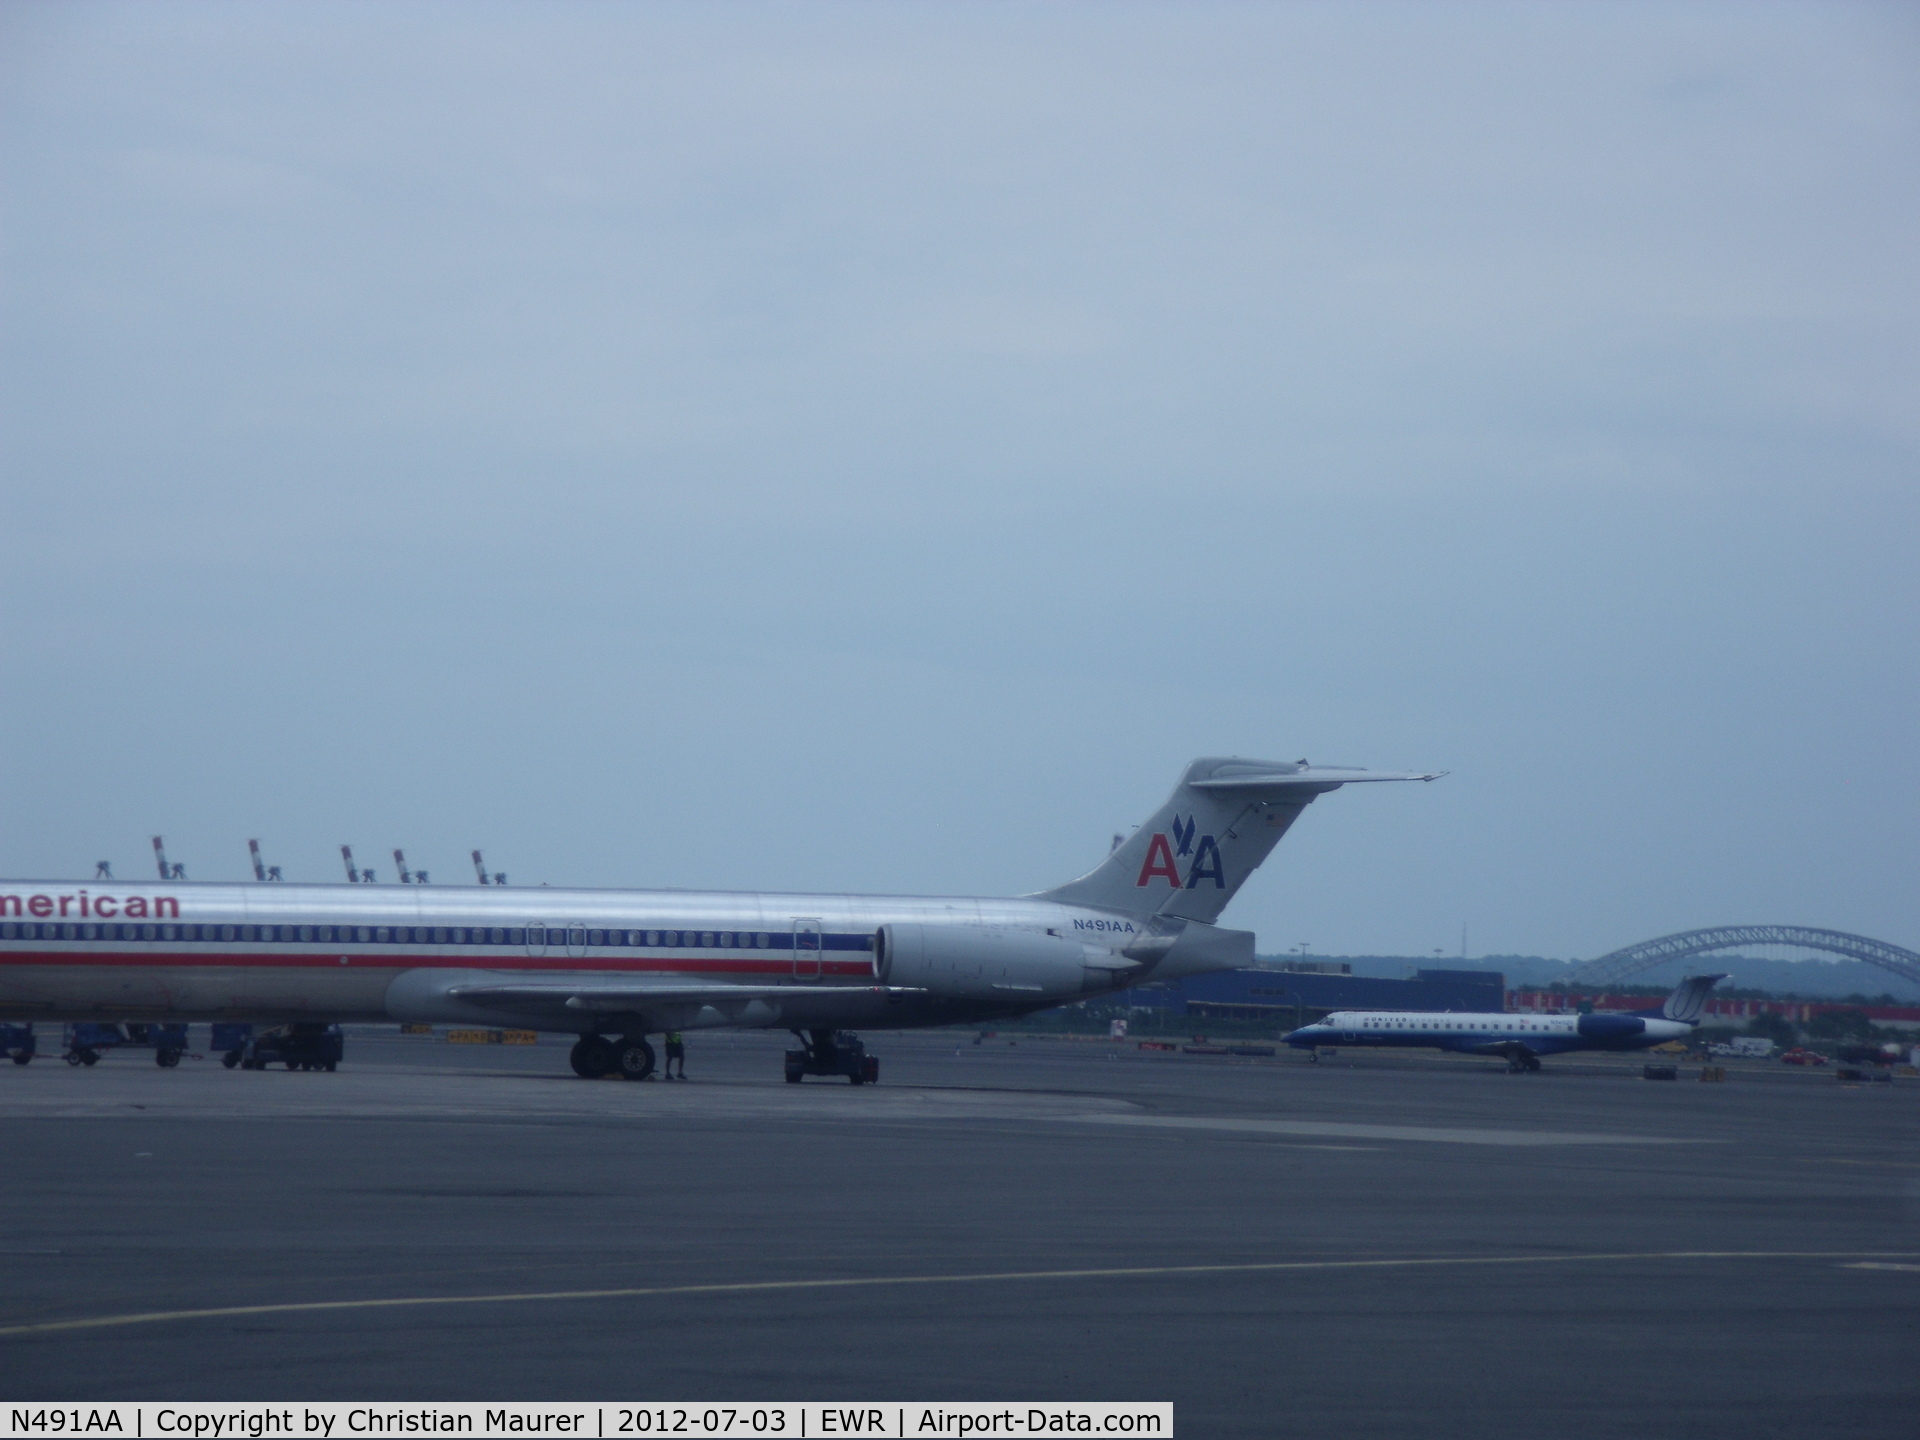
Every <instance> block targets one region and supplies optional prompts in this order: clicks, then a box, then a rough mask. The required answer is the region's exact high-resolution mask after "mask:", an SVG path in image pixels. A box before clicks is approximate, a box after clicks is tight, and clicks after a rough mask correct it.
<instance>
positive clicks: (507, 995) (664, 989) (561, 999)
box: [446, 979, 926, 1011]
mask: <svg viewBox="0 0 1920 1440" xmlns="http://www.w3.org/2000/svg"><path fill="white" fill-rule="evenodd" d="M848 992H861V993H865V994H869V995H924V994H925V993H926V991H924V990H922V989H918V988H916V987H913V986H907V985H715V984H708V985H690V984H686V983H684V982H682V983H678V984H671V983H670V984H661V985H649V984H646V983H641V982H635V981H631V980H597V979H590V980H580V981H576V982H574V983H571V984H568V983H564V982H552V981H523V982H518V983H510V984H504V985H484V984H482V985H454V986H451V987H449V988H448V990H447V992H446V993H447V998H449V999H452V1000H465V1001H467V1002H469V1003H470V1004H474V1005H488V1006H494V1007H497V1008H499V1009H502V1010H525V1009H528V1008H548V1007H553V1006H559V1007H561V1008H564V1009H567V1010H573V1011H580V1010H593V1011H626V1010H640V1009H644V1008H646V1007H647V1006H649V1005H724V1004H728V1003H734V1004H738V1003H739V1002H741V1001H743V1000H774V999H778V1000H796V999H802V998H804V997H806V996H810V995H832V994H843V993H848Z"/></svg>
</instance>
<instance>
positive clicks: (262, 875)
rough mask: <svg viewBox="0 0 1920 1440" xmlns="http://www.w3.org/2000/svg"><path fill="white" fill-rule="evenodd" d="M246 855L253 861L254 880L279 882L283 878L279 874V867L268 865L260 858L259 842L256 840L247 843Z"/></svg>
mask: <svg viewBox="0 0 1920 1440" xmlns="http://www.w3.org/2000/svg"><path fill="white" fill-rule="evenodd" d="M247 854H248V855H249V856H250V857H251V858H252V860H253V878H254V879H256V880H279V879H282V878H284V877H282V875H281V874H280V867H279V866H278V865H269V864H267V863H266V862H265V861H263V860H262V859H261V858H260V842H259V841H258V840H249V841H247Z"/></svg>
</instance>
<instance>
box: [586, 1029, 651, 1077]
mask: <svg viewBox="0 0 1920 1440" xmlns="http://www.w3.org/2000/svg"><path fill="white" fill-rule="evenodd" d="M567 1060H568V1062H569V1063H570V1064H571V1065H572V1066H573V1073H574V1074H576V1075H578V1076H579V1077H580V1078H581V1079H583V1080H599V1079H602V1078H604V1077H606V1076H608V1075H614V1074H617V1075H619V1076H620V1078H621V1079H622V1080H651V1079H652V1078H653V1061H654V1056H653V1046H651V1045H649V1044H648V1043H647V1037H646V1036H644V1035H623V1036H621V1037H620V1038H618V1039H615V1038H614V1037H613V1036H611V1035H582V1036H581V1037H580V1039H579V1040H578V1041H577V1042H576V1043H575V1045H574V1047H573V1050H572V1052H571V1053H570V1054H569V1055H568V1056H567Z"/></svg>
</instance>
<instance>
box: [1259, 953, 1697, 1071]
mask: <svg viewBox="0 0 1920 1440" xmlns="http://www.w3.org/2000/svg"><path fill="white" fill-rule="evenodd" d="M1725 978H1726V977H1725V976H1724V975H1690V976H1688V977H1687V978H1686V979H1685V980H1682V981H1681V982H1680V984H1679V985H1678V986H1676V987H1675V989H1674V991H1673V993H1672V994H1671V995H1669V996H1668V997H1667V999H1666V1003H1665V1004H1663V1005H1662V1006H1661V1007H1660V1008H1659V1009H1658V1010H1636V1011H1633V1012H1631V1013H1628V1014H1616V1013H1612V1012H1601V1013H1598V1014H1586V1015H1578V1014H1575V1015H1564V1014H1562V1015H1542V1014H1526V1013H1521V1014H1506V1013H1491V1012H1486V1013H1474V1012H1472V1011H1452V1010H1336V1011H1334V1012H1333V1013H1331V1014H1330V1015H1328V1016H1327V1017H1326V1018H1325V1019H1324V1020H1321V1021H1319V1022H1317V1023H1315V1024H1312V1025H1305V1026H1302V1027H1301V1028H1300V1029H1298V1030H1295V1031H1293V1032H1292V1033H1291V1034H1289V1035H1288V1036H1287V1037H1286V1040H1287V1044H1289V1045H1291V1046H1293V1047H1294V1048H1295V1049H1299V1050H1312V1051H1314V1052H1315V1058H1316V1059H1317V1058H1318V1053H1319V1051H1320V1050H1321V1049H1325V1048H1333V1047H1337V1046H1367V1047H1375V1048H1383V1049H1436V1050H1455V1051H1459V1052H1461V1053H1463V1054H1468V1055H1497V1056H1500V1057H1502V1058H1504V1059H1505V1060H1506V1062H1507V1066H1508V1068H1509V1069H1512V1070H1538V1069H1539V1068H1540V1057H1541V1056H1543V1055H1564V1054H1566V1053H1567V1052H1569V1051H1574V1050H1648V1049H1651V1048H1652V1047H1654V1046H1655V1045H1664V1044H1666V1043H1668V1042H1669V1041H1673V1040H1685V1039H1688V1038H1689V1037H1690V1036H1691V1035H1692V1034H1693V1032H1694V1030H1695V1029H1696V1028H1697V1027H1698V1026H1699V1024H1700V1016H1701V1014H1702V1012H1703V1011H1704V1009H1705V1006H1706V999H1707V992H1708V991H1710V990H1711V989H1713V987H1714V986H1715V985H1716V984H1717V983H1719V982H1720V981H1721V980H1724V979H1725Z"/></svg>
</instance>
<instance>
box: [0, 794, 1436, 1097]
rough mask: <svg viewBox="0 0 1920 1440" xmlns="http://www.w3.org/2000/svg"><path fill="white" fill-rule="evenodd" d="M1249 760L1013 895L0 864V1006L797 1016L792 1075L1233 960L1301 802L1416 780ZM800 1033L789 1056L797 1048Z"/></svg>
mask: <svg viewBox="0 0 1920 1440" xmlns="http://www.w3.org/2000/svg"><path fill="white" fill-rule="evenodd" d="M1436 778H1438V777H1437V776H1436V775H1414V774H1398V773H1388V772H1383V771H1368V770H1357V769H1349V768H1345V767H1339V766H1319V765H1309V764H1308V763H1307V762H1306V761H1304V760H1302V761H1298V762H1295V763H1292V764H1279V763H1271V762H1267V761H1259V760H1238V759H1218V758H1216V759H1205V760H1196V761H1194V762H1193V763H1192V764H1191V765H1189V766H1188V767H1187V770H1186V773H1185V774H1184V775H1183V776H1182V777H1181V779H1180V783H1179V784H1178V785H1177V786H1176V787H1175V788H1174V792H1173V794H1172V796H1171V797H1170V798H1169V799H1168V801H1167V803H1166V804H1165V805H1163V806H1162V807H1161V808H1160V810H1159V811H1158V813H1156V814H1155V815H1154V816H1153V818H1152V819H1151V820H1149V821H1148V822H1147V823H1146V824H1145V825H1144V826H1143V827H1141V829H1139V830H1138V831H1136V832H1135V833H1134V834H1133V835H1132V837H1131V838H1129V839H1127V840H1126V841H1124V842H1122V843H1121V844H1119V845H1117V846H1116V847H1115V848H1114V850H1113V852H1112V853H1111V854H1110V855H1109V856H1108V857H1107V858H1106V860H1105V861H1103V862H1102V863H1101V864H1100V865H1099V866H1098V867H1096V868H1095V869H1094V870H1092V871H1091V872H1090V873H1088V874H1086V875H1084V876H1082V877H1081V878H1080V879H1078V880H1075V881H1073V882H1071V883H1070V884H1066V885H1061V886H1059V887H1057V888H1056V889H1052V890H1045V891H1041V892H1040V893H1039V894H1037V895H1028V896H1022V897H1019V898H1012V899H982V898H977V897H952V898H948V897H937V896H935V897H925V896H877V895H786V894H763V893H755V892H734V893H726V892H711V893H703V892H698V891H684V890H558V889H545V888H542V889H538V890H532V889H518V890H508V889H495V888H491V887H489V888H485V889H483V888H480V887H478V886H475V887H472V888H466V887H460V888H452V887H447V888H442V887H436V886H429V887H422V886H408V887H405V888H400V887H395V888H392V889H384V888H382V889H375V888H373V887H370V886H361V885H352V886H348V885H290V884H254V885H245V884H242V885H224V884H199V883H177V884H176V883H162V884H160V885H156V886H146V887H142V888H141V889H140V890H139V891H138V892H137V893H136V892H132V891H130V890H129V889H127V888H126V887H123V886H118V885H116V886H114V887H113V888H112V889H111V890H106V889H103V888H99V887H98V886H97V885H96V886H90V887H85V888H80V887H68V886H65V885H60V884H50V883H36V882H0V1016H6V1017H12V1018H17V1019H20V1020H44V1021H61V1020H95V1021H149V1022H151V1021H171V1022H176V1023H177V1022H180V1021H193V1020H216V1021H248V1022H252V1023H255V1024H270V1025H286V1026H292V1027H295V1029H296V1030H300V1029H309V1030H314V1029H318V1028H320V1027H324V1026H326V1025H328V1024H336V1023H342V1022H368V1021H372V1022H381V1021H389V1022H390V1021H402V1022H420V1023H430V1024H480V1025H489V1026H513V1027H518V1028H523V1029H528V1030H544V1031H553V1032H561V1033H571V1034H575V1035H578V1036H579V1037H580V1038H579V1040H578V1042H577V1043H576V1044H575V1045H574V1047H573V1051H572V1063H573V1068H574V1070H575V1071H576V1072H577V1073H579V1074H580V1075H582V1076H586V1077H589V1078H597V1077H599V1076H603V1075H608V1074H612V1073H615V1072H618V1073H619V1074H621V1075H623V1076H626V1077H627V1078H629V1079H636V1080H639V1079H645V1078H646V1077H647V1076H648V1075H650V1074H651V1073H652V1071H653V1066H654V1052H653V1047H652V1046H651V1045H650V1044H649V1043H648V1041H647V1037H648V1036H649V1035H650V1034H655V1033H658V1032H661V1031H668V1030H700V1029H711V1028H718V1027H724V1026H739V1027H753V1028H769V1027H779V1028H786V1029H790V1030H792V1031H793V1032H794V1033H795V1034H796V1035H798V1036H800V1038H801V1040H802V1043H803V1045H804V1046H805V1047H806V1048H805V1050H804V1051H801V1052H791V1053H790V1055H789V1059H788V1067H787V1075H788V1078H789V1079H794V1080H797V1079H799V1078H800V1075H801V1074H802V1073H836V1074H838V1073H844V1074H848V1075H849V1077H850V1078H852V1079H854V1080H855V1081H856V1082H857V1081H859V1080H860V1079H862V1078H873V1073H874V1072H873V1071H872V1070H871V1068H869V1069H868V1070H867V1071H866V1073H865V1076H864V1077H863V1075H862V1074H861V1073H860V1071H859V1068H858V1067H857V1066H856V1067H854V1068H852V1069H847V1068H837V1067H836V1064H835V1058H836V1056H842V1055H844V1054H845V1053H846V1051H845V1048H844V1046H843V1045H842V1042H841V1038H840V1034H839V1032H841V1031H845V1030H851V1029H854V1028H876V1029H889V1030H892V1029H903V1028H908V1027H913V1026H924V1025H948V1024H956V1023H965V1024H973V1023H977V1022H980V1021H991V1020H994V1019H1002V1018H1008V1017H1011V1016H1015V1015H1021V1014H1025V1013H1027V1012H1030V1011H1034V1010H1044V1009H1047V1008H1049V1007H1051V1006H1055V1005H1062V1004H1066V1003H1069V1002H1071V1001H1076V1000H1081V999H1085V998H1087V997H1089V996H1093V995H1099V994H1103V993H1107V992H1110V991H1114V990H1119V989H1123V988H1125V987H1126V986H1129V985H1133V984H1136V983H1138V982H1139V981H1141V980H1144V979H1147V978H1149V977H1151V978H1153V979H1167V978H1170V977H1174V976H1180V975H1194V974H1200V973H1204V972H1206V971H1212V970H1229V969H1234V968H1237V967H1239V966H1243V965H1247V964H1250V963H1251V962H1252V959H1253V948H1254V937H1253V934H1252V932H1251V931H1246V930H1228V929H1223V928H1222V927H1220V926H1219V925H1218V924H1217V923H1216V922H1217V921H1218V920H1219V918H1220V912H1221V911H1222V910H1224V909H1225V908H1226V905H1227V902H1228V901H1229V900H1231V899H1232V898H1233V896H1234V892H1235V891H1237V890H1238V889H1239V888H1240V886H1241V885H1242V884H1243V883H1244V882H1245V880H1246V878H1247V877H1248V876H1249V875H1251V874H1252V873H1253V871H1254V870H1255V869H1256V868H1257V867H1258V866H1259V864H1260V862H1261V861H1263V860H1264V859H1266V857H1267V854H1268V852H1269V851H1271V850H1272V849H1273V847H1274V845H1275V843H1276V842H1278V841H1279V839H1280V837H1281V836H1282V835H1284V834H1285V833H1286V832H1287V828H1288V827H1289V826H1290V825H1292V824H1293V822H1294V821H1295V820H1296V819H1298V818H1299V816H1300V812H1301V811H1302V810H1304V809H1305V808H1306V807H1307V806H1308V805H1309V804H1310V803H1312V801H1313V800H1314V799H1315V798H1316V797H1318V796H1320V795H1323V794H1325V793H1327V792H1328V791H1330V790H1338V789H1339V788H1340V787H1341V786H1342V785H1351V784H1355V783H1359V782H1362V781H1375V780H1432V779H1436ZM795 1055H799V1056H801V1057H802V1060H803V1061H805V1062H807V1063H805V1064H804V1065H802V1066H801V1067H800V1068H796V1061H795V1059H794V1056H795Z"/></svg>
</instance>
